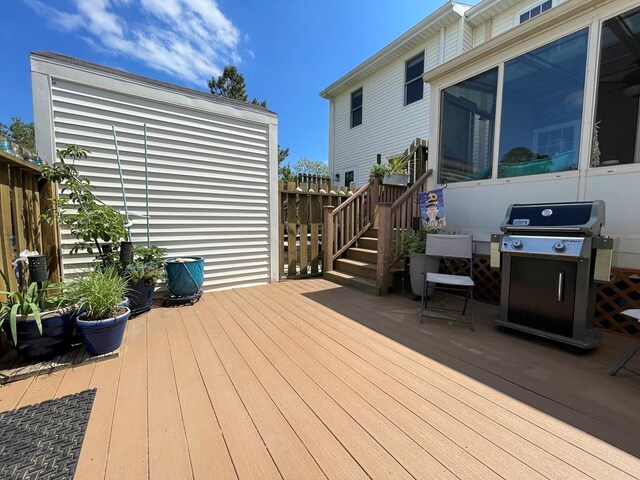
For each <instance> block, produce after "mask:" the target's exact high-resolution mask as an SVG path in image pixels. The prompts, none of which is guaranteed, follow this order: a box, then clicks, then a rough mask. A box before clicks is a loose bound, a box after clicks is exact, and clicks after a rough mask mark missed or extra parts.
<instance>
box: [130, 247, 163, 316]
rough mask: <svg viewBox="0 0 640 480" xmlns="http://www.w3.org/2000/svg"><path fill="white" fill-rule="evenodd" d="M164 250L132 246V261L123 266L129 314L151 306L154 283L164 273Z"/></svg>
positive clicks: (161, 277)
mask: <svg viewBox="0 0 640 480" xmlns="http://www.w3.org/2000/svg"><path fill="white" fill-rule="evenodd" d="M165 252H166V249H164V248H160V247H157V246H150V247H134V248H133V261H132V262H131V263H130V264H128V265H126V266H125V267H124V273H125V278H126V279H127V283H128V297H129V301H130V304H129V308H130V309H131V315H138V314H140V313H143V312H146V311H148V310H149V309H150V308H151V304H152V303H153V292H154V291H155V287H156V284H157V283H158V281H159V280H163V279H164V278H165V275H166V271H165V265H166V263H167V262H166V260H165V259H164V254H165Z"/></svg>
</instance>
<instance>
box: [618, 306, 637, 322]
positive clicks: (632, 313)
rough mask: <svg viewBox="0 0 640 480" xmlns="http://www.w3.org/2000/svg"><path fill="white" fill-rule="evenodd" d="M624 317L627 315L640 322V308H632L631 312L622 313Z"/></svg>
mask: <svg viewBox="0 0 640 480" xmlns="http://www.w3.org/2000/svg"><path fill="white" fill-rule="evenodd" d="M622 315H625V316H627V317H629V318H632V319H634V320H637V321H638V322H640V308H631V309H629V310H625V311H623V312H622Z"/></svg>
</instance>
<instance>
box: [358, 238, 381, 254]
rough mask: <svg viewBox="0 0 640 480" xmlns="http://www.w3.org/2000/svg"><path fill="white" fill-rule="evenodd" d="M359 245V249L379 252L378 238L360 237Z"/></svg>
mask: <svg viewBox="0 0 640 480" xmlns="http://www.w3.org/2000/svg"><path fill="white" fill-rule="evenodd" d="M357 244H358V248H366V249H367V250H375V251H376V252H377V251H378V239H377V238H376V237H360V238H359V239H358V242H357Z"/></svg>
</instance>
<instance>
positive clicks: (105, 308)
mask: <svg viewBox="0 0 640 480" xmlns="http://www.w3.org/2000/svg"><path fill="white" fill-rule="evenodd" d="M126 290H127V282H126V280H125V279H124V278H123V277H122V276H121V275H120V274H119V272H118V271H117V270H116V269H115V268H105V269H101V268H96V269H94V270H92V271H90V272H88V273H85V274H84V275H81V276H79V277H77V278H75V279H74V280H73V281H72V282H71V283H70V284H69V287H68V293H67V295H68V297H69V300H71V301H72V302H73V303H74V304H75V305H76V308H77V309H78V310H79V311H80V312H81V313H80V314H79V315H78V317H77V319H76V328H77V330H78V333H79V334H80V338H81V339H82V343H83V344H84V346H85V347H86V349H87V351H88V352H89V353H90V354H91V355H102V354H105V353H109V352H112V351H114V350H116V349H118V348H119V347H120V345H121V344H122V337H123V335H124V330H125V327H126V322H127V320H128V318H129V315H130V314H131V310H129V308H127V307H125V306H122V305H119V304H120V303H121V302H122V299H123V298H124V296H125V293H126Z"/></svg>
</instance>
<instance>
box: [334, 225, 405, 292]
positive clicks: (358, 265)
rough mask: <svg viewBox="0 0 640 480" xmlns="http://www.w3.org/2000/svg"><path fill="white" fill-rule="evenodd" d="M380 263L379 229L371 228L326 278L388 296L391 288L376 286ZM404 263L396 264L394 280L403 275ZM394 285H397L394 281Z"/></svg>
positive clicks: (335, 263)
mask: <svg viewBox="0 0 640 480" xmlns="http://www.w3.org/2000/svg"><path fill="white" fill-rule="evenodd" d="M377 262H378V229H377V228H369V229H368V230H367V231H366V232H365V233H364V235H363V236H362V237H360V238H359V239H358V240H357V241H356V244H355V246H353V247H350V248H348V249H347V251H346V252H345V254H344V256H343V257H341V258H338V259H337V260H336V261H335V262H334V270H332V271H329V272H325V274H324V278H326V279H327V280H329V281H331V282H334V283H337V284H339V285H349V286H352V287H356V288H358V289H360V290H364V291H367V292H369V293H372V294H374V295H386V294H387V293H388V288H389V286H388V285H386V286H378V285H377V284H376V269H377ZM402 271H403V263H402V261H398V262H396V264H394V265H393V266H392V267H391V269H390V273H391V275H392V277H393V279H396V277H399V276H401V275H402ZM392 283H395V282H393V281H392Z"/></svg>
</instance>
